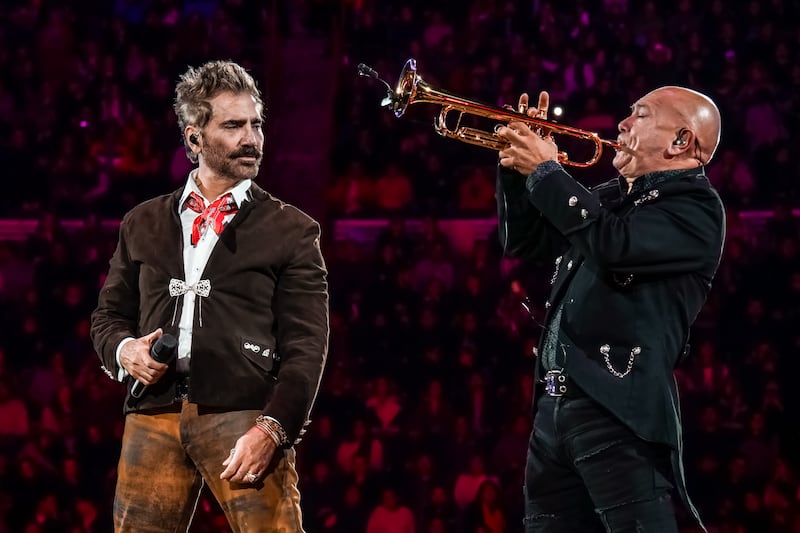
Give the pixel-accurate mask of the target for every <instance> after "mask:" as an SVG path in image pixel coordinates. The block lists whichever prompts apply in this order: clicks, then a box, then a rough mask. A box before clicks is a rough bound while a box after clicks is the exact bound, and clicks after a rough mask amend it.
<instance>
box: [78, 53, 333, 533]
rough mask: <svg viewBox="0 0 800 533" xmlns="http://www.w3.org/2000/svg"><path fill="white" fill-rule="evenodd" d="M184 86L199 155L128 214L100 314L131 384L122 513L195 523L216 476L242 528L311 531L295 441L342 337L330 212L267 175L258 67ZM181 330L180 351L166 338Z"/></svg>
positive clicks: (150, 525) (127, 524)
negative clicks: (332, 295)
mask: <svg viewBox="0 0 800 533" xmlns="http://www.w3.org/2000/svg"><path fill="white" fill-rule="evenodd" d="M175 93H176V97H175V112H176V114H177V117H178V123H179V125H180V128H181V133H182V136H183V141H184V144H185V146H186V153H187V155H188V157H189V159H190V160H191V161H192V162H193V163H197V165H198V166H197V168H195V169H194V170H192V171H191V172H190V173H189V176H188V179H187V182H186V185H185V186H184V187H182V188H181V189H179V190H177V191H175V192H173V193H171V194H167V195H163V196H160V197H157V198H154V199H152V200H148V201H146V202H144V203H142V204H140V205H138V206H136V207H135V208H134V209H132V210H131V211H130V212H129V213H127V214H126V215H125V217H124V218H123V220H122V223H121V225H120V233H119V243H118V245H117V249H116V251H115V253H114V256H113V257H112V258H111V262H110V268H109V272H108V276H107V278H106V281H105V284H104V285H103V288H102V290H101V292H100V297H99V302H98V306H97V308H96V309H95V311H94V313H93V314H92V339H93V342H94V345H95V349H96V350H97V353H98V354H99V356H100V359H101V361H102V363H103V370H104V371H105V372H106V373H107V374H108V375H109V376H110V377H112V379H116V380H118V381H124V382H126V383H127V384H129V385H130V387H129V392H128V395H127V397H126V400H125V415H126V417H125V432H124V435H123V439H122V452H121V457H120V461H119V469H118V480H117V488H116V494H115V499H114V528H115V531H135V532H144V531H147V532H161V531H163V532H174V531H186V530H187V529H188V527H189V525H190V523H191V520H192V516H193V514H194V510H195V506H196V504H197V500H198V498H199V494H200V491H201V489H202V487H203V486H204V485H208V487H209V488H210V489H211V492H212V494H213V495H214V497H215V498H216V500H217V501H218V502H219V504H220V506H221V507H222V509H223V511H224V512H225V515H226V517H227V519H228V522H229V523H230V525H231V527H232V528H233V530H234V531H247V532H274V531H282V532H287V533H288V532H302V531H303V527H302V518H301V514H300V506H299V502H300V494H299V492H298V488H297V479H298V476H297V472H296V470H295V455H294V448H293V445H294V443H295V442H296V441H297V440H298V439H299V438H300V436H301V434H302V433H303V431H304V427H305V426H306V425H307V424H308V422H309V413H310V411H311V408H312V405H313V403H314V400H315V398H316V394H317V389H318V386H319V382H320V379H321V376H322V370H323V368H324V365H325V359H326V354H327V347H328V287H327V271H326V268H325V263H324V261H323V258H322V254H321V251H320V227H319V224H318V223H317V222H316V221H314V220H313V219H311V218H310V217H309V216H308V215H306V214H305V213H303V212H302V211H300V210H299V209H297V208H295V207H293V206H291V205H288V204H285V203H283V202H281V201H280V200H278V199H276V198H274V197H272V196H271V195H269V194H268V193H267V192H265V191H264V190H263V189H261V188H260V187H259V186H258V185H256V184H255V183H254V182H253V180H254V179H255V178H256V176H257V175H258V170H259V166H260V164H261V158H262V153H263V152H262V150H263V145H264V134H263V132H262V112H263V102H262V100H261V96H260V93H259V90H258V89H257V87H256V84H255V81H254V80H253V78H252V77H251V76H250V74H248V73H247V72H246V71H245V69H244V68H242V67H241V66H239V65H237V64H235V63H233V62H228V61H212V62H209V63H206V64H204V65H202V66H200V67H198V68H190V69H189V70H188V71H186V73H184V74H183V75H182V76H181V78H180V82H179V83H178V85H177V87H176V91H175ZM167 334H169V335H171V336H172V337H174V338H175V339H177V346H176V352H177V353H176V357H175V358H174V359H171V358H169V357H165V356H163V354H161V352H159V351H158V350H157V349H156V350H154V348H153V344H154V343H156V341H157V340H158V339H159V338H160V337H162V335H167ZM166 338H167V337H165V339H166ZM165 345H166V343H165ZM160 355H161V356H160ZM165 361H166V362H165Z"/></svg>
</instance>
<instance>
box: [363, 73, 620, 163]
mask: <svg viewBox="0 0 800 533" xmlns="http://www.w3.org/2000/svg"><path fill="white" fill-rule="evenodd" d="M358 73H359V75H361V76H365V77H369V78H373V79H376V80H378V81H380V82H382V83H383V84H384V85H385V86H386V88H387V90H388V94H387V96H386V98H384V99H383V101H382V102H381V105H382V106H384V107H388V108H389V109H391V110H392V111H393V112H394V115H395V116H396V117H398V118H399V117H402V116H403V113H405V112H406V109H407V108H408V106H410V105H411V104H420V103H423V104H437V105H441V106H442V110H441V112H440V113H439V116H438V117H436V118H435V119H434V121H433V126H434V128H435V129H436V132H437V133H438V134H439V135H442V136H443V137H449V138H451V139H457V140H459V141H462V142H465V143H469V144H474V145H477V146H483V147H485V148H489V149H491V150H502V149H503V148H505V147H507V146H508V142H507V141H506V140H505V139H503V138H502V137H499V136H498V135H497V134H495V133H494V132H490V131H486V130H482V129H478V128H471V127H467V126H461V119H462V118H463V116H464V115H465V114H467V115H475V116H479V117H483V118H488V119H490V120H498V121H501V122H503V123H505V124H508V123H510V122H523V123H525V124H527V125H528V127H530V128H531V129H533V130H534V131H537V132H540V133H541V132H544V133H546V134H548V135H551V134H555V135H567V136H570V137H574V138H577V139H583V140H586V141H588V142H591V143H593V144H594V154H593V155H592V156H591V157H590V158H589V159H587V160H586V161H571V160H570V159H569V156H568V155H567V154H566V153H565V152H559V154H558V156H559V162H560V163H562V164H564V165H570V166H574V167H589V166H591V165H594V164H595V163H596V162H597V161H598V160H599V159H600V156H601V155H602V154H603V147H604V145H605V146H610V147H612V148H614V149H619V148H620V145H619V143H617V142H616V141H609V140H605V139H601V138H600V137H599V136H598V135H597V133H593V132H590V131H586V130H582V129H579V128H574V127H571V126H565V125H563V124H559V123H558V122H553V121H550V120H546V119H542V118H534V117H530V116H528V115H527V114H525V113H519V112H517V111H513V110H510V109H504V108H502V107H495V106H490V105H487V104H484V103H481V102H476V101H474V100H467V99H466V98H461V97H460V96H456V95H454V94H452V93H448V92H446V91H442V90H439V89H434V88H432V87H431V86H430V85H429V84H428V83H426V82H425V81H424V80H423V79H422V78H421V77H420V76H419V75H418V74H417V62H416V60H414V59H409V60H408V61H406V64H405V66H404V67H403V70H402V72H401V73H400V79H399V80H398V82H397V86H396V87H395V88H394V89H392V88H391V87H390V86H389V84H388V83H386V82H385V81H383V80H382V79H381V78H379V77H378V73H377V72H375V71H374V70H373V69H371V68H370V67H368V66H367V65H365V64H363V63H361V64H359V65H358ZM453 111H456V112H458V113H459V115H458V120H457V121H456V125H455V127H454V128H452V129H451V128H449V127H448V126H447V115H448V114H449V113H451V112H453Z"/></svg>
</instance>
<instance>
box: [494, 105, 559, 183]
mask: <svg viewBox="0 0 800 533" xmlns="http://www.w3.org/2000/svg"><path fill="white" fill-rule="evenodd" d="M528 102H529V98H528V93H522V94H521V95H520V97H519V103H518V104H517V111H519V112H520V113H523V114H526V115H528V116H529V117H531V118H538V119H542V120H547V111H548V108H549V107H550V95H549V94H548V92H547V91H542V92H540V93H539V102H538V105H537V106H536V107H529V105H528ZM547 133H548V132H546V131H542V130H537V131H533V130H531V129H530V127H529V126H528V125H527V124H522V123H517V122H514V123H511V124H509V125H508V126H507V127H502V128H500V129H499V130H498V131H497V134H498V135H499V136H500V137H503V138H504V139H506V140H507V141H509V143H510V145H509V146H508V147H507V148H506V149H504V150H501V151H500V164H501V165H503V166H504V167H507V168H511V169H514V170H516V171H517V172H519V173H521V174H524V175H528V174H530V173H531V172H533V171H534V170H535V169H536V166H537V165H538V164H539V163H541V162H542V161H546V160H548V159H555V160H556V161H558V148H555V143H554V142H553V138H552V137H549V136H547ZM509 134H516V136H517V137H518V138H516V139H512V138H511V137H510V136H509ZM543 135H544V136H545V139H546V141H545V142H547V143H549V144H550V145H552V147H553V148H554V150H555V152H554V156H553V157H549V156H550V155H551V152H552V149H551V148H549V147H547V146H546V145H541V144H539V145H536V147H535V148H534V147H533V146H532V145H534V144H535V139H533V138H531V139H524V138H525V137H535V138H537V139H540V140H541V136H543ZM529 145H531V147H530V148H528V149H527V151H528V152H530V151H533V153H532V154H531V153H529V154H528V155H526V154H525V152H526V148H525V147H526V146H529ZM515 148H516V149H515ZM531 165H532V166H531Z"/></svg>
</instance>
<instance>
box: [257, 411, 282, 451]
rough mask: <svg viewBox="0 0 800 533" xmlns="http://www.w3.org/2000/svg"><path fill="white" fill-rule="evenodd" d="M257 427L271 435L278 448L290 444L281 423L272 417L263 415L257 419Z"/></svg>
mask: <svg viewBox="0 0 800 533" xmlns="http://www.w3.org/2000/svg"><path fill="white" fill-rule="evenodd" d="M256 427H257V428H258V429H260V430H261V431H263V432H264V433H266V434H267V435H269V436H270V437H271V438H272V440H274V441H275V444H277V445H278V446H285V445H286V444H288V442H289V438H288V437H287V436H286V431H285V430H284V429H283V426H282V425H281V423H280V422H278V421H277V420H275V419H274V418H272V417H270V416H264V415H261V416H259V417H258V418H256Z"/></svg>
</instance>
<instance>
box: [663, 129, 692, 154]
mask: <svg viewBox="0 0 800 533" xmlns="http://www.w3.org/2000/svg"><path fill="white" fill-rule="evenodd" d="M694 140H695V135H694V132H693V131H692V130H690V129H687V128H681V129H680V130H678V133H676V134H675V140H674V141H672V144H670V145H669V148H668V149H667V153H669V154H670V155H671V156H673V157H674V156H677V155H680V154H682V153H685V152H686V151H687V150H689V149H691V147H692V146H694Z"/></svg>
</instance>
